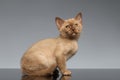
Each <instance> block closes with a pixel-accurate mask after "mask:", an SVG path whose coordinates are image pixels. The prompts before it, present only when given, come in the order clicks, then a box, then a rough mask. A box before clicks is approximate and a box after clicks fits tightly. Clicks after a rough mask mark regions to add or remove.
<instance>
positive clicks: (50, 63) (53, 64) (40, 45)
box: [21, 13, 82, 76]
mask: <svg viewBox="0 0 120 80" xmlns="http://www.w3.org/2000/svg"><path fill="white" fill-rule="evenodd" d="M55 22H56V25H57V27H58V30H59V32H60V35H59V37H57V38H50V39H45V40H41V41H39V42H37V43H35V44H34V45H32V46H31V47H30V48H29V49H28V50H27V51H26V52H25V54H24V55H23V57H22V59H21V69H22V72H23V73H24V74H27V75H39V76H44V75H48V74H50V75H52V74H53V72H54V71H55V70H56V68H57V67H58V68H59V70H60V71H61V73H62V74H63V75H71V72H70V71H69V70H67V68H66V61H67V60H68V59H69V58H71V57H72V56H73V55H74V54H75V53H76V52H77V50H78V44H77V42H78V38H79V36H80V33H81V31H82V14H81V13H78V14H77V15H76V16H75V18H71V19H67V20H63V19H61V18H59V17H56V18H55Z"/></svg>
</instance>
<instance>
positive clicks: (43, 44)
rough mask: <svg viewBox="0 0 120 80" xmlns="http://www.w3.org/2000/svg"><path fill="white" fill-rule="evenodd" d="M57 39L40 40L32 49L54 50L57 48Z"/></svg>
mask: <svg viewBox="0 0 120 80" xmlns="http://www.w3.org/2000/svg"><path fill="white" fill-rule="evenodd" d="M56 42H57V41H56V38H49V39H43V40H40V41H38V42H36V43H35V44H33V45H32V46H31V47H30V49H35V48H37V49H39V48H44V49H46V48H49V49H50V48H54V47H55V46H56Z"/></svg>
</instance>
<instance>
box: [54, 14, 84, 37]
mask: <svg viewBox="0 0 120 80" xmlns="http://www.w3.org/2000/svg"><path fill="white" fill-rule="evenodd" d="M55 22H56V25H57V27H58V30H59V31H60V35H61V36H62V37H65V38H71V39H74V38H78V37H79V36H80V33H81V31H82V13H78V14H77V15H76V16H75V17H74V18H71V19H67V20H63V19H61V18H59V17H56V18H55Z"/></svg>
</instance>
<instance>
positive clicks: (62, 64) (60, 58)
mask: <svg viewBox="0 0 120 80" xmlns="http://www.w3.org/2000/svg"><path fill="white" fill-rule="evenodd" d="M56 59H57V65H58V68H59V69H60V71H61V73H62V75H65V76H70V75H71V71H69V70H67V68H66V57H65V55H63V54H59V53H57V56H56Z"/></svg>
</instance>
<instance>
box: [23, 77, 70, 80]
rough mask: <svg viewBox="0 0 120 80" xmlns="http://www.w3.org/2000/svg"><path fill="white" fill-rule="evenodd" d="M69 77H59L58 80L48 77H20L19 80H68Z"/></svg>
mask: <svg viewBox="0 0 120 80" xmlns="http://www.w3.org/2000/svg"><path fill="white" fill-rule="evenodd" d="M70 78H71V76H61V78H60V79H59V76H48V77H42V76H22V79H21V80H70Z"/></svg>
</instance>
